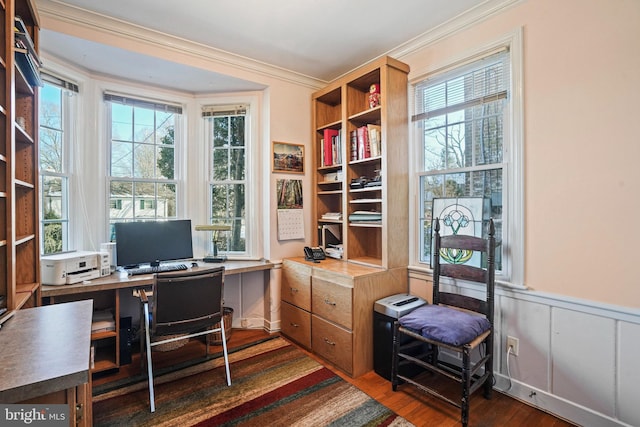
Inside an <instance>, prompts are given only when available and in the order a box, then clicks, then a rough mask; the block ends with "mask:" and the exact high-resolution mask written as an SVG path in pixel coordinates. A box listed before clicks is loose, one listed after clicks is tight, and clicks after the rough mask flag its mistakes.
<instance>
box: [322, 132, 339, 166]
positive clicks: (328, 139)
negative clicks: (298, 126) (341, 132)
mask: <svg viewBox="0 0 640 427" xmlns="http://www.w3.org/2000/svg"><path fill="white" fill-rule="evenodd" d="M336 136H338V131H337V130H335V129H325V130H324V165H325V166H331V165H333V150H332V148H333V140H334V137H336Z"/></svg>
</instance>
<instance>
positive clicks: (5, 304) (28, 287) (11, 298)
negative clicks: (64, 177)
mask: <svg viewBox="0 0 640 427" xmlns="http://www.w3.org/2000/svg"><path fill="white" fill-rule="evenodd" d="M0 13H2V28H0V32H2V33H3V36H4V44H3V45H2V50H1V51H0V73H1V74H0V77H1V78H2V81H3V84H2V89H1V92H0V132H1V134H2V141H1V142H0V297H2V298H0V299H1V300H2V302H1V303H0V309H7V311H6V312H5V313H4V315H7V314H9V313H11V312H12V311H13V310H17V309H20V308H22V307H32V306H35V305H37V302H38V291H39V286H40V239H39V217H38V215H39V212H38V89H37V87H34V86H33V84H34V79H35V80H37V79H39V75H37V68H36V69H35V71H36V73H35V74H34V72H33V71H34V69H25V60H26V59H27V57H26V56H25V53H24V52H25V50H21V49H20V48H17V47H16V39H17V38H18V36H17V35H16V33H15V31H14V28H15V27H16V23H15V17H16V16H18V17H20V18H21V19H22V22H24V26H25V29H26V31H27V33H28V34H29V36H28V38H29V39H30V40H31V41H32V47H33V49H34V51H37V46H38V29H39V22H38V14H37V11H36V7H35V4H34V2H33V0H0ZM31 57H32V58H33V55H32V56H31ZM35 64H36V65H39V64H38V63H37V61H36V62H35ZM3 311H4V310H3Z"/></svg>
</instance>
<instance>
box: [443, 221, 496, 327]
mask: <svg viewBox="0 0 640 427" xmlns="http://www.w3.org/2000/svg"><path fill="white" fill-rule="evenodd" d="M488 227H489V230H488V237H487V238H486V239H485V238H481V237H475V236H463V235H451V236H441V235H440V220H439V219H438V218H436V221H435V227H434V231H435V233H434V244H433V304H443V305H448V306H453V307H458V308H462V309H465V310H471V311H474V312H476V313H480V314H484V315H485V316H486V317H487V319H488V320H489V322H491V324H492V325H493V311H494V288H495V248H496V241H495V226H494V224H493V219H490V220H489V224H488ZM443 249H444V250H447V249H452V250H458V251H461V250H466V251H476V252H480V253H481V254H482V259H483V263H484V260H486V266H484V267H474V266H471V265H467V264H450V263H446V262H442V261H441V250H443ZM441 276H447V277H451V278H454V279H460V280H467V281H472V282H478V283H483V284H484V290H485V298H484V299H479V298H474V297H471V296H468V295H461V294H455V293H450V292H442V291H441V290H440V286H441V285H440V277H441Z"/></svg>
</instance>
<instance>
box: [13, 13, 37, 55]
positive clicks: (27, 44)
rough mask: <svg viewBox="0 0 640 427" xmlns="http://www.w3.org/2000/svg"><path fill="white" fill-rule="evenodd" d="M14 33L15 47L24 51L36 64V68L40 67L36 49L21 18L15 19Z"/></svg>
mask: <svg viewBox="0 0 640 427" xmlns="http://www.w3.org/2000/svg"><path fill="white" fill-rule="evenodd" d="M14 31H15V44H16V47H17V48H21V49H26V50H27V51H28V53H29V55H30V56H31V57H32V58H33V60H34V61H35V63H37V64H38V66H40V65H42V62H41V61H40V58H38V53H37V52H36V48H35V46H34V45H33V40H32V39H31V36H30V35H29V31H28V30H27V26H26V25H25V23H24V21H23V20H22V18H21V17H19V16H16V17H15V27H14Z"/></svg>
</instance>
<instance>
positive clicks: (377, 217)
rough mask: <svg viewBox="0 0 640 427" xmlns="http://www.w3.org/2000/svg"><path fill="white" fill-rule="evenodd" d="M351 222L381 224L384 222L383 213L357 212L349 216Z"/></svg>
mask: <svg viewBox="0 0 640 427" xmlns="http://www.w3.org/2000/svg"><path fill="white" fill-rule="evenodd" d="M349 221H350V222H379V221H382V213H381V212H376V211H355V212H353V213H352V214H351V215H349Z"/></svg>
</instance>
